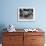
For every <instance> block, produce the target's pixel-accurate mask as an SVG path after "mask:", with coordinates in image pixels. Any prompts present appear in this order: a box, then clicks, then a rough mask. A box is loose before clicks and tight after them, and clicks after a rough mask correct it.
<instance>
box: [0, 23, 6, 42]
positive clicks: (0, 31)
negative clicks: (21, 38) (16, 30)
mask: <svg viewBox="0 0 46 46" xmlns="http://www.w3.org/2000/svg"><path fill="white" fill-rule="evenodd" d="M4 28H6V27H5V25H4V24H0V43H2V36H3V34H2V32H5V31H6V30H4Z"/></svg>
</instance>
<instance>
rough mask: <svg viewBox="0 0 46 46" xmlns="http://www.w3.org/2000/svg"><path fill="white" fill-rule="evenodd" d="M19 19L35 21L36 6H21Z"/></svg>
mask: <svg viewBox="0 0 46 46" xmlns="http://www.w3.org/2000/svg"><path fill="white" fill-rule="evenodd" d="M18 21H35V8H31V7H19V8H18Z"/></svg>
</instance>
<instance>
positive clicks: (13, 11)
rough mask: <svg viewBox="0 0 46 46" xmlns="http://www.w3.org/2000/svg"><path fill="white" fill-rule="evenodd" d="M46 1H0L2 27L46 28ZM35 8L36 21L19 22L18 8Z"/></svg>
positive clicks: (0, 23)
mask: <svg viewBox="0 0 46 46" xmlns="http://www.w3.org/2000/svg"><path fill="white" fill-rule="evenodd" d="M45 4H46V0H0V12H1V13H0V25H3V27H4V26H7V25H9V24H13V25H14V26H15V27H16V28H22V29H23V28H29V27H30V28H31V27H33V28H34V27H35V28H36V27H39V26H40V27H42V28H46V5H45ZM18 7H33V8H35V12H36V14H35V15H36V20H35V21H33V22H18V21H17V8H18Z"/></svg>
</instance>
